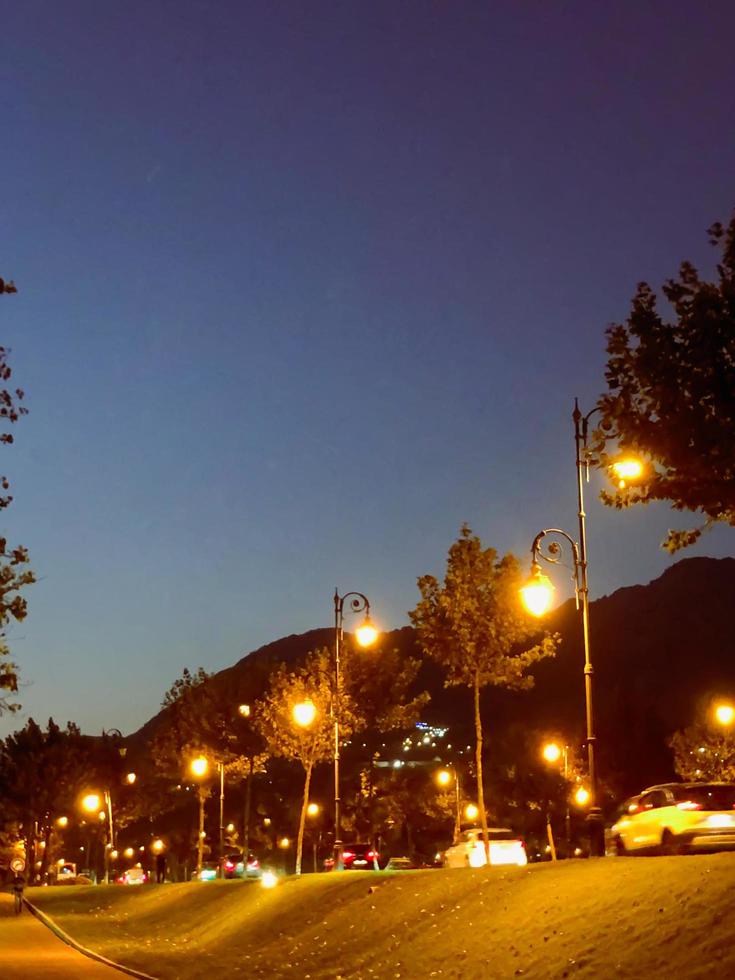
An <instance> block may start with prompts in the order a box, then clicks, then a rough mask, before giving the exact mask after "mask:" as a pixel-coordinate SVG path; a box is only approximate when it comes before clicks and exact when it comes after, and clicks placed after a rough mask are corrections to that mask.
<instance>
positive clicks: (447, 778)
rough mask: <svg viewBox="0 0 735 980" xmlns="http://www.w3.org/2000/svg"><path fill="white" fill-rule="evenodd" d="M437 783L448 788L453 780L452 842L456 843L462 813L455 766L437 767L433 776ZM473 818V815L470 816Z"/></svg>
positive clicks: (443, 787) (457, 774)
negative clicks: (437, 769) (447, 767)
mask: <svg viewBox="0 0 735 980" xmlns="http://www.w3.org/2000/svg"><path fill="white" fill-rule="evenodd" d="M434 778H435V779H436V782H437V785H439V786H440V787H441V788H442V789H448V788H449V786H451V784H452V782H454V843H455V844H456V843H457V841H458V840H459V832H460V829H461V826H462V815H461V803H460V788H459V773H458V772H457V769H456V767H455V766H452V767H451V768H449V769H439V771H438V772H437V773H436V775H435V777H434ZM472 819H473V820H474V819H475V818H474V817H473V818H472Z"/></svg>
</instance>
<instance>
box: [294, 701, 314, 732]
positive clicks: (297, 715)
mask: <svg viewBox="0 0 735 980" xmlns="http://www.w3.org/2000/svg"><path fill="white" fill-rule="evenodd" d="M291 714H292V716H293V720H294V721H295V722H296V724H297V725H298V726H299V727H300V728H308V727H309V726H310V725H312V724H313V722H314V719H315V718H316V714H317V712H316V705H315V704H314V702H313V701H312V700H311V698H305V699H304V700H303V701H299V703H298V704H295V705H294V706H293V711H292V712H291Z"/></svg>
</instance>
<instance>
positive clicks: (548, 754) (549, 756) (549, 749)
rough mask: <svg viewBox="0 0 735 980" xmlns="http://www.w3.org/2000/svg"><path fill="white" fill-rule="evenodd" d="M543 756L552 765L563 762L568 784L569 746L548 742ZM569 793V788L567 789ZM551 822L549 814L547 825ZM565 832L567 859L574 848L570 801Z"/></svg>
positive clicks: (567, 807)
mask: <svg viewBox="0 0 735 980" xmlns="http://www.w3.org/2000/svg"><path fill="white" fill-rule="evenodd" d="M541 755H542V756H543V757H544V759H545V760H546V762H548V763H550V764H551V765H555V764H556V763H557V762H559V760H560V759H561V760H562V773H563V775H564V781H565V782H567V780H568V779H569V746H568V745H564V746H561V745H559V744H558V743H557V742H546V744H545V745H544V747H543V748H542V750H541ZM567 792H568V787H567ZM548 822H549V814H548V813H547V823H548ZM564 830H565V831H566V838H567V857H569V855H570V853H571V847H572V818H571V814H570V813H569V800H568V799H567V803H566V813H565V814H564Z"/></svg>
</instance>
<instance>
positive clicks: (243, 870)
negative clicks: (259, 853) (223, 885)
mask: <svg viewBox="0 0 735 980" xmlns="http://www.w3.org/2000/svg"><path fill="white" fill-rule="evenodd" d="M224 865H225V866H224V876H225V878H259V877H260V874H261V867H260V861H259V860H258V859H257V857H256V856H255V855H254V854H253V853H252V852H250V853H249V854H248V857H247V861H243V859H242V854H239V853H238V854H228V855H226V857H225V863H224Z"/></svg>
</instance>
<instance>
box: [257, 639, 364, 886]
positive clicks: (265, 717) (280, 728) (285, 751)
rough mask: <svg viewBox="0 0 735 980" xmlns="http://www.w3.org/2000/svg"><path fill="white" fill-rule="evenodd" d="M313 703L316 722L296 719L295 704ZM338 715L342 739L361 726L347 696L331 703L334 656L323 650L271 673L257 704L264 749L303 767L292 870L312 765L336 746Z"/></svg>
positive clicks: (298, 859) (300, 842)
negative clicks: (299, 664)
mask: <svg viewBox="0 0 735 980" xmlns="http://www.w3.org/2000/svg"><path fill="white" fill-rule="evenodd" d="M307 700H309V701H311V702H313V704H314V707H315V709H316V714H315V717H314V721H313V722H312V723H311V725H309V726H308V727H301V726H299V725H298V724H296V723H295V721H294V717H293V709H294V706H295V705H296V704H299V703H301V702H304V701H307ZM335 711H336V712H337V713H338V716H339V723H340V737H341V740H342V741H346V740H348V739H349V738H350V736H351V735H352V734H353V733H354V732H355V731H356V730H357V729H359V728H360V727H361V724H362V720H361V719H360V718H359V716H358V714H357V710H356V707H355V704H354V702H353V701H352V699H351V698H350V696H349V694H347V693H346V692H345V691H340V699H339V703H338V704H335V702H334V698H333V684H332V657H331V654H330V652H329V650H327V649H322V650H317V651H314V652H312V653H309V654H308V656H307V657H306V660H305V662H304V665H303V666H302V667H298V668H296V669H294V670H289V669H288V668H287V667H286V666H285V665H283V664H281V665H280V666H279V667H277V668H276V670H275V671H274V672H273V674H272V675H271V681H270V686H269V689H268V692H267V693H266V695H265V697H264V698H263V700H262V702H260V703H259V704H258V706H257V710H256V725H257V727H258V730H259V731H260V733H261V734H262V736H263V738H264V739H265V742H266V745H267V747H268V751H269V752H270V753H271V754H272V755H274V756H280V757H282V758H284V759H290V760H293V761H296V762H299V763H301V765H302V766H303V769H304V793H303V798H302V805H301V817H300V820H299V830H298V836H297V846H296V871H297V874H298V873H299V872H300V870H301V852H302V848H303V838H304V826H305V822H306V807H307V806H308V803H309V787H310V784H311V775H312V771H313V769H314V766H315V765H316V764H317V763H318V762H325V761H327V760H328V759H329V758H331V756H332V752H333V750H334V734H333V733H334V712H335Z"/></svg>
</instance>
